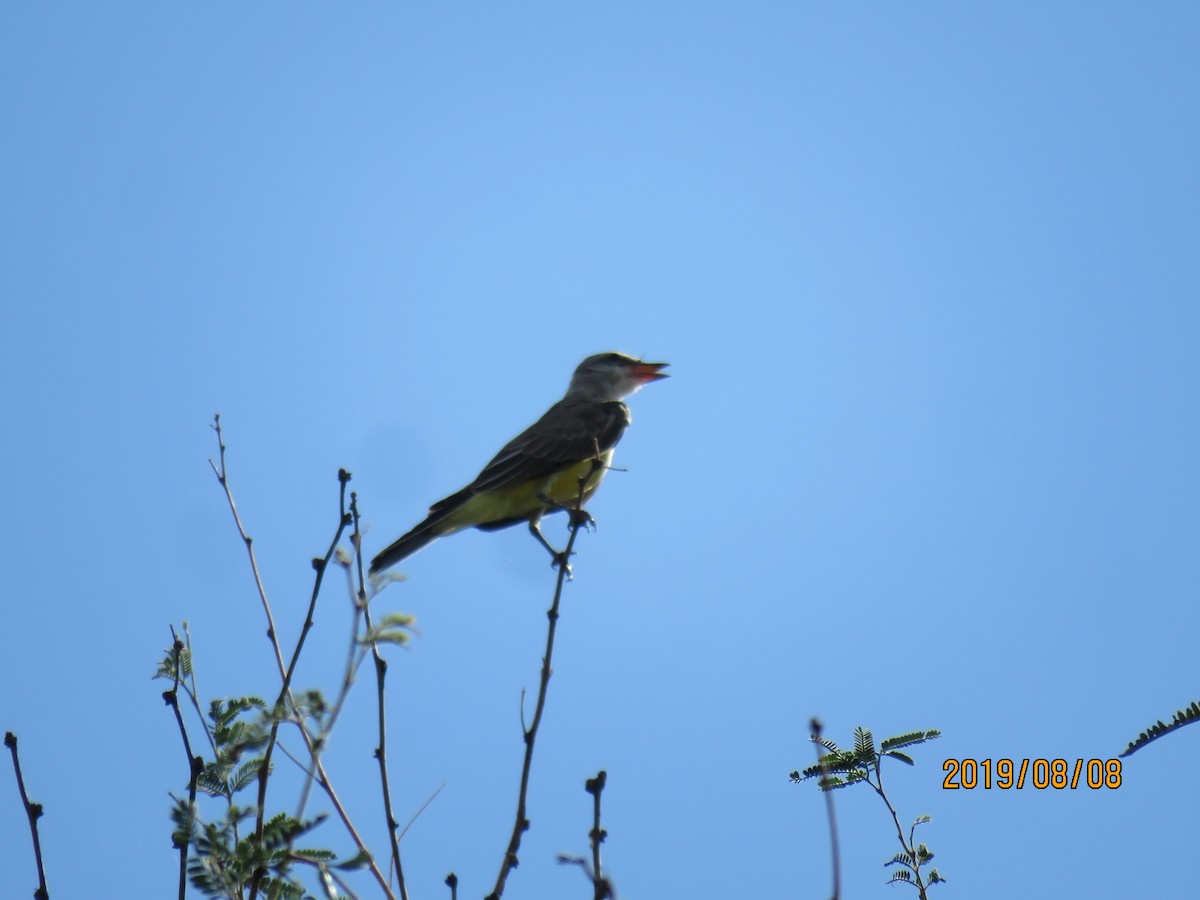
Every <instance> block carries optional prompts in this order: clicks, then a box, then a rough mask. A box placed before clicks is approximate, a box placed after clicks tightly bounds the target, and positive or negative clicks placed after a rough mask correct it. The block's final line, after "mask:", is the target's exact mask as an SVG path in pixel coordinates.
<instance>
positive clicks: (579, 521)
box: [567, 509, 596, 531]
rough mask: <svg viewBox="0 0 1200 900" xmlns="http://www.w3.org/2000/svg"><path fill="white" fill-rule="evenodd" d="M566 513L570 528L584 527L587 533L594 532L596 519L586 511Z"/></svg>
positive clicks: (570, 510)
mask: <svg viewBox="0 0 1200 900" xmlns="http://www.w3.org/2000/svg"><path fill="white" fill-rule="evenodd" d="M567 513H568V514H569V515H570V517H571V527H572V528H580V527H582V526H586V527H587V530H588V531H595V530H596V519H595V517H594V516H593V515H592V514H591V513H590V512H588V511H587V510H586V509H568V510H567Z"/></svg>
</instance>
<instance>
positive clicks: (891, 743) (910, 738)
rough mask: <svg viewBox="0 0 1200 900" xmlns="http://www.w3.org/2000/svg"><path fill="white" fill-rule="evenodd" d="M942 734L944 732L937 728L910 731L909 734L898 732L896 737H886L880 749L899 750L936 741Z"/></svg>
mask: <svg viewBox="0 0 1200 900" xmlns="http://www.w3.org/2000/svg"><path fill="white" fill-rule="evenodd" d="M941 736H942V733H941V732H940V731H938V730H937V729H936V728H932V729H930V730H929V731H910V732H909V733H908V734H898V735H896V736H895V737H890V738H888V739H886V740H885V741H884V742H883V743H882V744H880V745H879V749H880V750H884V751H886V750H897V749H899V748H900V747H912V746H914V745H916V744H924V743H925V742H926V741H934V740H937V739H938V738H939V737H941Z"/></svg>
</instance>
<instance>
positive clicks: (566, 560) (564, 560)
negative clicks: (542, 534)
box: [550, 550, 575, 581]
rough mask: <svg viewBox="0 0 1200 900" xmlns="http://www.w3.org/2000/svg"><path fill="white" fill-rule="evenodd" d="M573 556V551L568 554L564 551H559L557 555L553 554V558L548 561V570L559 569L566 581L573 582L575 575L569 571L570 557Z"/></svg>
mask: <svg viewBox="0 0 1200 900" xmlns="http://www.w3.org/2000/svg"><path fill="white" fill-rule="evenodd" d="M574 555H575V551H574V550H572V551H571V552H570V553H568V552H567V551H565V550H560V551H559V552H558V553H555V554H553V557H554V558H553V559H551V560H550V568H552V569H559V568H561V569H562V570H563V572H564V573H565V574H566V576H567V581H573V580H574V579H575V573H574V572H572V571H571V562H570V560H571V557H572V556H574Z"/></svg>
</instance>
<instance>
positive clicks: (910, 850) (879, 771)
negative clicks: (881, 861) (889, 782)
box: [867, 757, 928, 900]
mask: <svg viewBox="0 0 1200 900" xmlns="http://www.w3.org/2000/svg"><path fill="white" fill-rule="evenodd" d="M875 778H876V780H877V781H878V784H876V782H874V781H872V780H871V779H870V777H868V778H867V784H869V785H871V788H872V789H873V790H874V791H875V793H877V794H878V795H879V799H880V800H882V801H883V805H884V806H886V807H887V808H888V812H890V813H891V814H892V821H893V822H894V823H895V824H896V836H897V837H898V838H899V839H900V846H901V847H903V848H904V852H905V853H907V854H908V856H909V858H910V859H911V860H912V861H913V864H912V866H910V867H909V868H911V869H912V873H913V875H914V877H915V878H916V881H915V882H914V884H915V885H916V888H917V893H918V895H919V896H920V898H921V900H927V896H928V895H927V894H926V893H925V882H924V881H923V880H922V878H921V860H920V859H919V858H918V857H917V851H916V848H915V847H912V846H910V842H909V841H906V840H905V839H904V826H903V825H901V824H900V816H899V814H897V812H896V808H895V807H894V806H892V801H890V800H889V799H888V798H887V794H885V793H884V791H883V758H882V757H879V758H877V759H876V760H875ZM914 828H915V826H914Z"/></svg>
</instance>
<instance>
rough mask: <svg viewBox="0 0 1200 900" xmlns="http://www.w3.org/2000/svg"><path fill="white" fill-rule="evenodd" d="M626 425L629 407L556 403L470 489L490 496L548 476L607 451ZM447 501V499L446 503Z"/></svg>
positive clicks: (610, 403) (506, 448)
mask: <svg viewBox="0 0 1200 900" xmlns="http://www.w3.org/2000/svg"><path fill="white" fill-rule="evenodd" d="M628 425H629V407H627V406H626V405H625V404H624V403H621V402H620V401H619V400H611V401H609V402H607V403H579V402H567V401H562V400H560V401H559V402H558V403H556V404H554V406H552V407H550V409H549V410H547V411H546V414H545V415H544V416H542V417H541V418H540V419H538V421H537V422H535V423H534V424H533V425H531V426H529V428H527V429H525V431H523V432H521V434H519V435H517V436H516V437H515V438H513V439H512V440H511V441H509V442H508V444H507V445H506V446H505V447H504V449H503V450H501V451H500V452H499V453H497V454H496V456H495V458H494V459H493V460H492V461H491V462H490V463H488V464H487V465H486V466H484V468H483V471H482V472H480V473H479V476H478V477H477V478H476V479H475V480H474V481H473V482H472V483H471V486H470V490H471V491H472V492H474V493H477V494H479V493H483V492H485V491H494V490H497V489H499V488H503V487H508V486H510V485H514V484H521V483H523V482H526V481H532V480H533V479H535V478H542V477H544V476H547V475H552V474H554V473H555V472H558V471H560V470H562V469H565V468H568V467H569V466H573V465H575V464H576V463H578V462H582V461H583V460H585V459H591V458H592V457H593V456H595V454H596V449H597V446H598V447H599V449H600V452H601V453H603V452H604V451H606V450H611V449H612V448H613V447H614V446H616V444H617V441H619V440H620V439H621V435H622V433H623V432H624V431H625V428H626V426H628ZM447 499H449V498H447Z"/></svg>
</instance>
